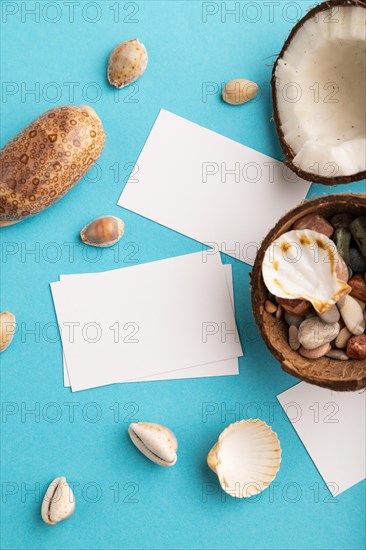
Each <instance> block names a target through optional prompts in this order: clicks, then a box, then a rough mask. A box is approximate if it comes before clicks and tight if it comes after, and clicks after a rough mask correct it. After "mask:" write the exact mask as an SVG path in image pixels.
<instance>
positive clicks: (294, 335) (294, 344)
mask: <svg viewBox="0 0 366 550" xmlns="http://www.w3.org/2000/svg"><path fill="white" fill-rule="evenodd" d="M288 343H289V344H290V348H291V349H293V350H294V351H297V350H298V349H299V347H300V342H299V337H298V330H297V327H295V326H294V325H292V326H291V327H289V329H288Z"/></svg>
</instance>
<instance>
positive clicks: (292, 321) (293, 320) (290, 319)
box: [285, 311, 304, 328]
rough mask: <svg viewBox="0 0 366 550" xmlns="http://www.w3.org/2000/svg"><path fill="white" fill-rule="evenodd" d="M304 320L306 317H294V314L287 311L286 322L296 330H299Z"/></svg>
mask: <svg viewBox="0 0 366 550" xmlns="http://www.w3.org/2000/svg"><path fill="white" fill-rule="evenodd" d="M303 320H304V317H300V316H299V315H293V314H292V313H288V311H285V321H286V323H287V324H288V325H289V326H294V327H296V328H299V326H300V325H301V323H302V322H303Z"/></svg>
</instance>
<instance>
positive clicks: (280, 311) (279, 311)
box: [276, 305, 283, 319]
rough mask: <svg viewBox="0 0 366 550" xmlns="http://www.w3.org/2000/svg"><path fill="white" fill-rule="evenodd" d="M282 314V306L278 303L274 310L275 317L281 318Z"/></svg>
mask: <svg viewBox="0 0 366 550" xmlns="http://www.w3.org/2000/svg"><path fill="white" fill-rule="evenodd" d="M282 314H283V308H282V306H280V305H279V306H278V308H277V311H276V319H281V317H282Z"/></svg>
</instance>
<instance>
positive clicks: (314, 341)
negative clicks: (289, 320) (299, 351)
mask: <svg viewBox="0 0 366 550" xmlns="http://www.w3.org/2000/svg"><path fill="white" fill-rule="evenodd" d="M339 330H340V326H339V323H323V321H322V320H321V319H319V318H318V317H313V318H311V319H305V321H303V322H302V323H301V325H300V327H299V335H298V336H299V340H300V344H301V345H302V347H304V348H306V349H309V350H313V349H316V348H318V347H319V346H322V345H323V344H326V343H328V342H331V341H332V340H334V339H335V338H337V336H338V333H339Z"/></svg>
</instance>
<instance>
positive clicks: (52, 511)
mask: <svg viewBox="0 0 366 550" xmlns="http://www.w3.org/2000/svg"><path fill="white" fill-rule="evenodd" d="M74 511H75V497H74V493H73V492H72V490H71V487H70V486H69V484H68V483H67V481H66V478H65V477H56V479H54V480H53V481H52V483H50V485H49V487H48V489H47V491H46V493H45V495H44V498H43V502H42V507H41V516H42V519H43V521H44V522H45V523H47V524H48V525H56V523H59V522H60V521H63V520H65V519H67V518H68V517H70V516H71V515H72V514H73V513H74Z"/></svg>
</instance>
